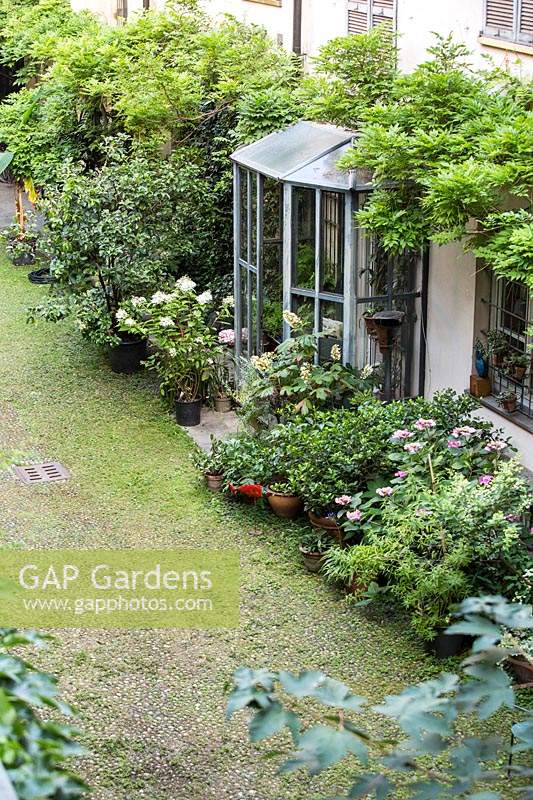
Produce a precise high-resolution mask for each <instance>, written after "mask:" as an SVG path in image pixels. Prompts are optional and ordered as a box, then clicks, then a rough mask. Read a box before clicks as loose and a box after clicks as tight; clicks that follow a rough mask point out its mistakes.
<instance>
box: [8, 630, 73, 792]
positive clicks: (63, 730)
mask: <svg viewBox="0 0 533 800" xmlns="http://www.w3.org/2000/svg"><path fill="white" fill-rule="evenodd" d="M48 638H49V637H47V636H44V635H42V634H39V633H35V632H27V633H23V632H18V631H16V630H12V629H7V628H2V629H0V708H1V720H2V725H1V728H0V760H1V762H2V764H3V765H4V767H5V768H6V771H7V774H8V776H9V778H10V780H11V782H12V784H13V786H14V787H15V790H16V793H17V796H18V798H19V800H37V798H39V800H40V799H41V798H48V799H49V800H74V798H79V797H82V796H85V794H86V792H87V791H88V788H87V786H86V785H85V784H84V782H83V781H82V780H81V779H80V778H78V777H77V776H76V775H74V774H73V773H71V772H70V771H69V770H68V767H67V764H68V761H69V759H71V758H73V757H76V756H80V755H83V753H84V750H83V748H82V747H80V745H79V744H78V743H77V742H76V740H75V736H76V733H77V731H75V730H74V729H73V728H71V727H69V726H67V725H64V724H63V723H60V722H56V721H55V714H54V716H52V717H47V718H46V719H44V720H43V719H42V718H41V712H42V711H43V710H47V711H53V712H58V713H59V714H62V715H64V716H69V717H70V716H72V713H73V712H72V708H71V707H70V706H69V705H68V704H67V703H65V702H64V701H63V700H61V699H60V698H59V694H58V689H57V681H56V679H55V678H54V677H53V676H52V675H47V674H46V673H44V672H39V671H38V670H36V669H35V668H34V667H32V666H31V664H30V663H29V662H27V661H25V660H23V659H22V658H20V657H19V656H15V655H12V654H11V653H10V652H9V651H10V650H11V649H12V648H13V647H17V648H18V647H21V646H28V645H35V644H36V645H42V644H44V643H45V642H46V640H47V639H48Z"/></svg>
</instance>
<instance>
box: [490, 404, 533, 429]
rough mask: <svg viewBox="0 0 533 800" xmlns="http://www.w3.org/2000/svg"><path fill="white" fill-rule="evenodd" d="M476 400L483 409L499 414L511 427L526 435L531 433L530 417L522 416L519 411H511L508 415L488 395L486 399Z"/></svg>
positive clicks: (532, 420) (531, 421) (532, 423)
mask: <svg viewBox="0 0 533 800" xmlns="http://www.w3.org/2000/svg"><path fill="white" fill-rule="evenodd" d="M478 400H479V402H480V403H481V405H482V406H483V407H484V408H488V409H489V410H490V411H494V412H495V413H496V414H499V416H500V417H503V419H505V420H507V422H512V424H513V425H516V426H517V427H519V428H522V430H524V431H527V432H528V433H533V419H531V417H528V416H526V415H525V414H522V412H521V411H513V413H512V414H509V412H508V411H504V409H503V408H501V407H500V406H499V405H498V403H497V402H496V399H495V398H494V397H491V396H490V395H489V396H488V397H478Z"/></svg>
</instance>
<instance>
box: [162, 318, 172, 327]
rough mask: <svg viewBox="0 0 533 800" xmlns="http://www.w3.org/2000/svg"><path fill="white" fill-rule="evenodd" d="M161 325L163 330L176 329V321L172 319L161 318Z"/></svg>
mask: <svg viewBox="0 0 533 800" xmlns="http://www.w3.org/2000/svg"><path fill="white" fill-rule="evenodd" d="M159 324H160V325H161V327H162V328H174V327H175V326H174V320H173V319H172V317H161V319H160V320H159Z"/></svg>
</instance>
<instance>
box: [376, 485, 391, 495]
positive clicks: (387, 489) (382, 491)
mask: <svg viewBox="0 0 533 800" xmlns="http://www.w3.org/2000/svg"><path fill="white" fill-rule="evenodd" d="M392 492H393V488H392V486H382V487H381V489H376V494H378V495H379V496H380V497H390V496H391V494H392Z"/></svg>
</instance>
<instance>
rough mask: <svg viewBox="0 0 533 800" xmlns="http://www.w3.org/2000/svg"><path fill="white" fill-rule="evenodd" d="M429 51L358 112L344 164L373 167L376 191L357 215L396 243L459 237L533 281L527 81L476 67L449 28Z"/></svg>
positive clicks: (532, 132)
mask: <svg viewBox="0 0 533 800" xmlns="http://www.w3.org/2000/svg"><path fill="white" fill-rule="evenodd" d="M429 53H430V55H431V56H432V58H431V59H430V60H428V61H426V62H424V63H423V64H421V65H420V66H418V67H417V69H415V70H414V72H413V73H411V74H409V75H397V76H396V78H395V80H394V81H393V83H392V86H391V91H390V94H389V96H388V97H386V98H385V99H384V101H382V102H379V103H377V104H374V105H372V106H369V107H368V108H367V109H366V110H364V111H363V113H362V115H361V136H360V138H359V139H358V140H357V142H356V144H355V146H354V148H353V149H352V150H351V152H350V153H349V154H348V155H347V156H346V157H345V158H344V159H343V166H344V167H345V168H354V167H365V168H370V169H372V170H373V173H374V182H375V185H376V187H377V191H375V192H374V193H373V194H372V195H371V196H370V199H369V202H368V204H367V205H366V206H365V208H364V209H363V210H362V211H360V212H359V214H358V221H359V223H360V224H361V225H362V226H364V227H366V228H367V229H368V230H370V231H371V232H372V233H375V234H376V235H378V237H379V238H380V239H381V241H382V243H383V246H384V247H385V248H386V250H388V251H389V252H392V253H398V252H401V251H402V250H403V249H404V248H405V247H409V248H413V247H422V246H424V245H426V244H427V243H428V242H431V241H433V242H436V243H438V244H444V243H447V242H450V241H452V240H458V239H463V238H464V239H465V243H466V246H467V247H468V248H472V249H473V250H474V252H475V253H476V255H478V256H479V257H482V258H484V259H485V260H486V262H487V264H489V266H491V267H492V268H493V269H494V270H495V271H496V273H497V274H498V275H502V276H506V277H509V278H512V279H516V278H518V279H520V280H523V281H524V282H525V283H527V284H528V285H529V286H530V287H531V288H533V270H532V259H531V241H532V219H531V213H530V201H531V185H532V178H533V162H532V161H531V147H532V144H533V121H532V111H531V108H532V101H533V91H532V88H533V84H532V83H531V82H527V81H521V80H520V79H518V78H517V77H514V76H512V75H511V74H509V73H507V72H504V71H502V70H496V69H492V70H473V69H472V68H471V67H470V66H469V63H468V55H469V54H468V51H467V50H466V48H465V47H464V46H463V45H459V44H455V43H454V42H453V41H452V39H451V38H445V39H444V38H439V39H438V41H437V43H436V44H435V46H434V47H432V48H430V50H429Z"/></svg>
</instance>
